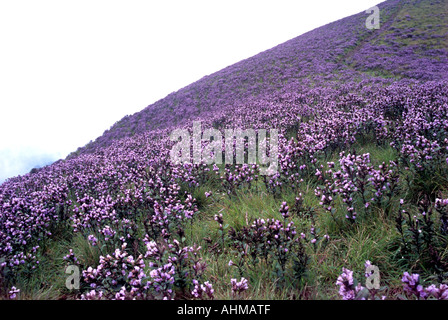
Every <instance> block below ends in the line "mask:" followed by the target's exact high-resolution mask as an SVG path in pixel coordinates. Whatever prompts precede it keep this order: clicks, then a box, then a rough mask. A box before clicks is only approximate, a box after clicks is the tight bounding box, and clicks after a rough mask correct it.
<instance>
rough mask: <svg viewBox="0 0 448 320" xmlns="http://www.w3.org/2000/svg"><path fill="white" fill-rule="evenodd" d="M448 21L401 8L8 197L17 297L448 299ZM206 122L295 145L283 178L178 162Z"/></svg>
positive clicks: (72, 160) (3, 230)
mask: <svg viewBox="0 0 448 320" xmlns="http://www.w3.org/2000/svg"><path fill="white" fill-rule="evenodd" d="M447 5H448V1H446V0H445V1H442V0H418V1H417V0H412V1H411V0H402V1H399V0H390V1H386V2H384V3H381V4H380V5H379V7H380V8H381V19H382V20H381V28H380V29H379V30H368V29H367V28H366V27H365V20H366V17H367V15H366V14H365V13H360V14H357V15H354V16H351V17H348V18H345V19H342V20H339V21H336V22H333V23H331V24H328V25H326V26H323V27H321V28H318V29H316V30H313V31H311V32H308V33H306V34H304V35H302V36H300V37H297V38H295V39H292V40H290V41H288V42H286V43H284V44H281V45H279V46H277V47H275V48H272V49H270V50H267V51H265V52H262V53H260V54H258V55H256V56H254V57H252V58H249V59H246V60H244V61H241V62H239V63H237V64H235V65H232V66H229V67H228V68H225V69H223V70H221V71H219V72H216V73H214V74H212V75H209V76H207V77H204V78H202V79H200V80H198V81H197V82H195V83H193V84H191V85H189V86H187V87H185V88H183V89H181V90H179V91H178V92H175V93H172V94H171V95H169V96H167V97H166V98H164V99H162V100H160V101H158V102H156V103H155V104H153V105H150V106H148V107H147V108H145V109H144V110H142V111H141V112H139V113H136V114H134V115H132V116H128V117H125V118H124V119H122V120H120V121H119V122H117V123H116V124H115V125H114V126H113V127H112V128H111V129H110V130H108V131H106V132H105V133H104V135H103V136H101V137H99V138H98V139H97V140H96V141H95V142H93V143H91V144H90V145H87V146H86V147H84V148H81V149H79V150H78V151H77V152H75V153H73V154H72V155H71V156H70V157H68V158H67V159H65V160H60V161H58V162H56V163H54V164H52V165H50V166H46V167H44V168H41V169H38V170H33V172H31V173H29V174H27V175H24V176H19V177H16V178H12V179H9V180H7V181H6V182H5V183H3V184H2V185H1V186H0V297H5V298H15V297H19V298H22V299H41V298H45V299H59V298H81V299H100V298H101V299H132V298H135V299H164V298H165V299H208V298H218V299H240V298H242V299H328V298H330V299H340V298H343V299H361V298H381V297H383V296H384V297H387V298H388V299H402V298H409V299H416V298H417V299H426V298H431V299H446V298H447V296H446V290H447V287H446V285H445V284H444V283H443V281H444V278H445V275H446V274H447V272H448V258H447V255H448V251H447V248H448V246H447V241H448V240H447V239H448V188H447V187H448V179H447V177H448V82H447V81H446V80H447V79H446V78H447V75H448V72H447V71H448V70H447V68H448V54H447V53H448V51H447V50H448V42H447V39H448V38H447V37H448V34H447V31H448V21H447V19H448V17H447V15H446V14H445V12H447V10H446V9H447ZM193 120H200V121H201V125H202V129H204V130H205V129H207V128H215V129H218V130H224V129H226V128H251V129H257V130H259V129H263V128H265V129H268V130H269V132H270V133H271V132H272V131H270V130H272V129H277V130H278V132H279V134H278V155H277V157H273V158H272V159H271V162H274V161H278V168H277V170H276V171H275V172H273V174H272V175H269V176H267V175H263V174H262V171H261V168H262V163H259V162H258V163H250V164H248V163H245V164H238V165H236V164H234V163H226V164H218V165H213V164H209V165H207V164H205V163H199V164H198V163H194V164H191V163H183V164H178V163H175V162H173V161H171V158H170V150H171V148H172V146H173V142H172V141H170V139H169V136H170V133H171V132H172V130H173V129H175V128H177V129H187V130H190V131H189V132H191V125H192V121H193ZM258 132H260V131H258ZM205 140H206V139H205ZM274 141H275V135H271V134H270V135H269V142H270V143H271V142H272V143H273V142H274ZM207 143H208V142H207V141H203V142H202V145H201V147H202V149H200V151H201V154H203V156H204V158H203V159H204V160H206V159H207V158H206V156H207V153H205V151H210V149H207V147H208V144H207ZM248 146H249V142H248ZM262 146H263V145H262V144H261V145H259V148H260V147H262ZM270 146H272V145H271V144H270ZM222 147H223V149H224V150H225V145H223V146H222ZM217 150H219V148H217V149H215V150H214V151H215V153H217ZM246 151H247V150H246ZM269 152H270V155H271V156H272V154H275V148H269ZM258 160H259V159H258ZM372 264H374V265H375V266H376V267H378V268H379V269H375V268H374V269H372V270H373V272H374V274H373V275H372V274H370V271H366V272H365V270H366V268H369V267H370V266H371V265H372ZM68 265H71V266H72V268H75V269H76V268H79V270H80V277H79V279H78V280H80V287H79V289H76V290H74V289H73V288H70V286H69V287H67V286H66V276H67V275H66V274H65V273H64V271H65V267H67V266H68ZM369 270H370V269H369ZM375 270H376V271H375ZM378 270H379V271H380V274H381V279H380V282H381V290H379V291H377V290H376V289H375V288H373V289H372V287H369V286H368V285H367V280H369V279H370V280H371V277H374V278H375V277H377V276H378ZM341 272H342V273H341ZM366 277H367V279H366V280H362V279H364V278H366ZM375 279H378V278H375ZM355 280H358V283H359V285H356V281H355ZM378 280H379V279H378ZM364 283H366V286H365V287H364ZM18 289H20V290H18Z"/></svg>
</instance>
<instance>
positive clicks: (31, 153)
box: [0, 147, 61, 183]
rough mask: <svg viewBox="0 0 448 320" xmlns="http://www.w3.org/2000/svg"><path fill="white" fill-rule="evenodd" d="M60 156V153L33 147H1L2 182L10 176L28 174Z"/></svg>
mask: <svg viewBox="0 0 448 320" xmlns="http://www.w3.org/2000/svg"><path fill="white" fill-rule="evenodd" d="M60 158H61V155H60V154H54V153H53V154H52V153H48V152H45V151H43V150H37V149H33V148H23V147H18V148H7V149H0V183H3V182H5V181H6V179H8V178H12V177H15V176H18V175H23V174H26V173H28V172H30V171H31V169H33V168H41V167H44V166H46V165H50V164H52V163H53V162H55V161H57V160H59V159H60Z"/></svg>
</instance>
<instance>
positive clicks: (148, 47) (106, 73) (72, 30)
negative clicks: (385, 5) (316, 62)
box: [0, 0, 381, 181]
mask: <svg viewBox="0 0 448 320" xmlns="http://www.w3.org/2000/svg"><path fill="white" fill-rule="evenodd" d="M380 2H381V0H338V1H334V0H325V1H323V0H313V1H305V0H295V1H289V0H275V1H274V0H272V1H261V0H256V1H254V0H239V1H235V0H226V1H214V0H201V1H199V0H188V1H187V0H183V1H182V0H176V1H173V0H171V1H167V0H164V1H161V0H160V1H149V0H146V1H142V0H127V1H124V0H121V1H117V0H76V1H74V0H72V1H66V0H39V1H36V0H0V181H2V180H3V179H5V178H7V177H10V176H15V175H18V174H23V173H26V172H29V170H30V169H31V168H33V167H34V166H36V165H43V164H46V163H45V162H48V161H52V160H57V159H59V158H65V157H66V156H67V155H68V154H69V153H70V152H72V151H75V150H76V149H77V148H78V147H80V146H84V145H85V144H86V143H88V142H89V141H90V140H95V139H96V138H97V137H98V136H100V135H101V134H102V133H103V132H104V131H105V130H106V129H109V128H110V126H111V125H113V124H114V123H115V122H116V121H118V120H120V119H121V118H122V117H123V116H125V115H128V114H133V113H135V112H137V111H140V110H142V109H143V108H145V107H146V106H147V105H149V104H152V103H153V102H155V101H157V100H159V99H161V98H164V97H165V96H166V95H168V94H169V93H171V92H173V91H177V90H178V89H180V88H182V87H185V86H187V85H188V84H190V83H191V82H194V81H196V80H198V79H200V78H202V77H203V76H205V75H207V74H211V73H213V72H216V71H219V70H220V69H222V68H224V67H226V66H228V65H231V64H233V63H236V62H238V61H240V60H242V59H246V58H248V57H251V56H253V55H255V54H257V53H259V52H261V51H264V50H267V49H270V48H272V47H274V46H276V45H278V44H280V43H283V42H285V41H287V40H289V39H292V38H294V37H296V36H299V35H301V34H303V33H305V32H307V31H310V30H312V29H315V28H317V27H319V26H322V25H324V24H327V23H329V22H332V21H335V20H338V19H341V18H344V17H346V16H349V15H352V14H355V13H359V12H362V11H365V10H367V9H368V8H370V7H372V6H374V5H377V4H378V3H380ZM367 16H368V15H367V14H366V18H367ZM43 159H45V160H43ZM42 161H44V163H43V162H42Z"/></svg>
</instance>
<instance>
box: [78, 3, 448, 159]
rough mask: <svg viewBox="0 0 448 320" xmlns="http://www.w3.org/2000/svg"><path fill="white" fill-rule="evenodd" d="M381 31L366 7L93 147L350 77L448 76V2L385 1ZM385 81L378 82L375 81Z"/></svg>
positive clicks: (165, 104)
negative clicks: (373, 26) (371, 24)
mask: <svg viewBox="0 0 448 320" xmlns="http://www.w3.org/2000/svg"><path fill="white" fill-rule="evenodd" d="M379 8H380V10H381V11H380V17H381V28H380V29H379V30H375V29H374V30H369V29H367V28H366V27H365V21H366V19H367V17H368V15H367V14H366V13H364V12H362V13H359V14H356V15H354V16H351V17H348V18H344V19H341V20H339V21H335V22H333V23H330V24H328V25H325V26H322V27H320V28H318V29H315V30H313V31H310V32H308V33H306V34H303V35H301V36H299V37H297V38H295V39H292V40H290V41H287V42H285V43H283V44H280V45H278V46H276V47H274V48H272V49H270V50H267V51H265V52H261V53H259V54H258V55H256V56H254V57H251V58H249V59H246V60H243V61H240V62H238V63H236V64H234V65H232V66H229V67H227V68H225V69H223V70H220V71H218V72H216V73H214V74H211V75H208V76H205V77H204V78H202V79H200V80H198V81H197V82H195V83H192V84H191V85H189V86H187V87H185V88H183V89H181V90H179V91H177V92H174V93H172V94H170V95H168V96H167V97H165V98H164V99H161V100H159V101H157V102H156V103H154V104H152V105H149V106H148V107H146V108H145V109H144V110H142V111H140V112H138V113H136V114H134V115H131V116H127V117H125V118H123V119H121V120H120V121H118V122H117V123H116V124H115V125H114V126H112V127H111V128H110V130H107V131H106V132H105V133H104V134H103V136H101V137H99V138H98V139H97V140H96V141H95V143H93V144H91V145H89V146H87V148H86V150H92V149H93V148H95V147H97V146H106V145H109V144H110V142H111V141H113V140H115V139H120V138H122V137H129V136H132V135H134V134H138V133H142V132H144V131H147V130H153V129H163V128H167V127H168V128H169V127H173V126H176V125H177V124H178V123H181V122H182V121H185V120H188V119H194V118H195V117H199V116H202V117H209V114H213V113H214V112H216V111H218V110H219V111H222V110H224V109H226V108H228V107H233V106H235V105H242V104H244V103H245V102H246V101H247V100H252V101H253V100H254V99H257V98H261V99H263V97H266V96H269V98H267V99H271V100H272V99H275V97H276V96H278V94H279V93H281V92H290V93H291V92H297V91H298V90H299V89H302V87H301V85H304V86H307V87H309V86H315V85H316V84H318V85H320V86H329V87H332V86H334V82H336V83H344V82H347V81H361V80H363V81H369V82H374V81H378V80H380V81H381V80H383V79H386V80H389V83H390V82H391V80H399V79H403V78H404V79H415V80H418V81H427V80H441V79H445V78H446V77H447V74H448V51H447V43H448V28H447V23H448V22H447V19H448V18H447V16H446V14H445V12H446V10H447V3H446V1H396V0H395V1H386V2H383V3H381V4H379ZM376 78H379V79H376Z"/></svg>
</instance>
